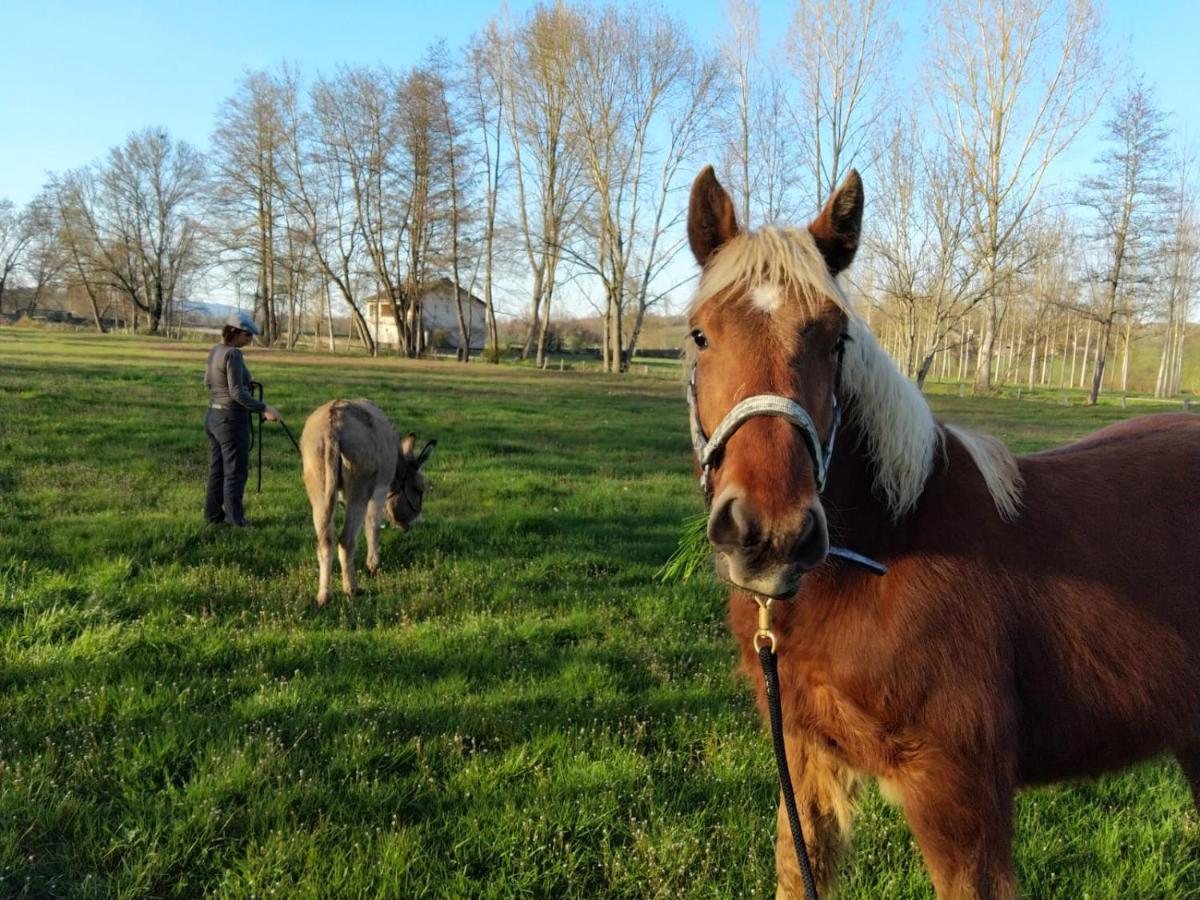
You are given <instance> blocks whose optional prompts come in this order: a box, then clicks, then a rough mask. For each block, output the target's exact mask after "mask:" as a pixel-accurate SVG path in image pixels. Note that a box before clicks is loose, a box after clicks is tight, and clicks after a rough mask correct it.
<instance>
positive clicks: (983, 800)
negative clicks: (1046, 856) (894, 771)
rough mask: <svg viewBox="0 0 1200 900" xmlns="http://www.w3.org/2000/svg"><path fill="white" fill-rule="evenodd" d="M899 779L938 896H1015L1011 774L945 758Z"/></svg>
mask: <svg viewBox="0 0 1200 900" xmlns="http://www.w3.org/2000/svg"><path fill="white" fill-rule="evenodd" d="M912 769H913V770H914V771H908V772H904V773H902V774H901V776H900V777H899V778H897V779H896V785H897V787H899V790H900V794H901V796H902V798H903V802H904V812H905V816H906V818H907V819H908V824H909V827H910V828H912V832H913V835H914V836H915V837H916V839H917V843H918V844H919V845H920V847H921V854H922V856H924V858H925V865H926V867H927V868H928V869H929V875H930V878H931V879H932V880H933V886H934V889H935V890H936V891H937V895H938V898H939V900H1013V898H1016V896H1017V878H1016V875H1015V874H1014V872H1013V865H1012V806H1013V800H1012V798H1013V788H1012V784H1011V782H1010V781H1009V779H1007V778H1004V777H998V776H996V775H995V774H994V773H987V772H985V771H981V770H979V769H975V770H969V769H967V768H966V767H960V765H956V764H955V763H953V762H951V761H948V760H943V761H941V762H939V763H937V764H934V765H928V764H926V765H921V764H920V763H917V764H914V765H913V766H912Z"/></svg>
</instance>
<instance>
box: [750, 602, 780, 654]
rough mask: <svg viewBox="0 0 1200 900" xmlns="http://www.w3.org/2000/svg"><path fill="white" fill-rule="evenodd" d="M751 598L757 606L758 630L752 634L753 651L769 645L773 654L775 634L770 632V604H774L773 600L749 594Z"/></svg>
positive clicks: (775, 642)
mask: <svg viewBox="0 0 1200 900" xmlns="http://www.w3.org/2000/svg"><path fill="white" fill-rule="evenodd" d="M751 597H752V598H753V599H754V602H755V603H757V604H758V630H757V631H756V632H754V649H755V650H761V649H762V648H763V647H766V646H767V645H768V643H769V645H770V647H771V652H772V653H774V652H775V647H776V644H777V641H776V640H775V632H774V631H772V630H771V604H772V603H774V602H775V598H774V597H763V596H761V595H759V594H751Z"/></svg>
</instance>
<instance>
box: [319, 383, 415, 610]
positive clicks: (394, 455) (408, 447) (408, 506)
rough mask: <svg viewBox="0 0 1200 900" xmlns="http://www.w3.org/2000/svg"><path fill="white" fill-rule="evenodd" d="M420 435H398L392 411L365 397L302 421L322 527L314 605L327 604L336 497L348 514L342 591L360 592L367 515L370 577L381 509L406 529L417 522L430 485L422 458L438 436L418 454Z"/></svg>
mask: <svg viewBox="0 0 1200 900" xmlns="http://www.w3.org/2000/svg"><path fill="white" fill-rule="evenodd" d="M416 440H417V436H416V435H415V434H413V433H412V432H409V433H408V434H407V435H405V436H404V438H403V439H401V438H400V436H399V435H398V434H397V433H396V429H395V428H393V427H392V423H391V422H389V421H388V419H387V416H385V415H384V414H383V412H382V411H381V410H380V409H379V408H378V407H377V406H375V405H374V404H373V403H371V402H370V401H368V400H330V401H329V402H328V403H326V404H324V405H323V406H320V407H318V408H317V409H316V410H314V411H313V413H312V415H310V416H309V417H308V421H306V422H305V423H304V432H303V433H302V434H301V435H300V458H301V462H302V464H303V470H304V487H305V490H306V491H307V492H308V500H309V503H310V504H312V515H313V527H314V528H315V529H316V531H317V564H318V566H319V567H320V581H319V585H318V588H317V606H324V605H325V604H326V603H328V602H329V577H330V568H331V557H332V555H333V514H334V507H335V506H336V501H337V499H338V498H339V497H340V498H341V499H342V500H343V501H344V502H345V504H346V516H345V521H344V522H343V523H342V533H341V534H340V535H339V536H338V561H339V563H340V564H341V568H342V589H343V590H344V591H345V593H346V595H347V596H349V597H352V596H354V595H355V594H356V593H358V584H357V582H356V580H355V577H354V552H355V550H356V548H357V547H358V535H359V532H360V531H361V529H362V527H363V523H364V521H365V523H366V526H367V571H368V572H369V573H370V574H372V575H375V574H377V573H378V572H379V568H380V566H379V528H380V525H381V516H380V514H381V512H386V514H387V517H388V519H389V520H391V522H392V524H394V525H396V526H397V527H398V528H400V529H401V530H402V531H407V530H408V529H409V528H412V527H414V526H415V525H417V523H418V522H420V520H421V507H422V505H423V502H424V498H425V492H426V490H427V489H428V487H429V484H428V482H427V481H426V478H425V472H424V468H425V463H426V462H428V461H429V457H430V456H431V455H432V454H433V451H434V448H435V447H437V441H430V442H429V443H427V444H426V445H425V447H424V448H423V449H422V450H421V452H420V454H418V455H415V456H414V455H413V448H414V447H415V446H416Z"/></svg>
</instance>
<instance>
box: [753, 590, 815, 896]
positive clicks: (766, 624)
mask: <svg viewBox="0 0 1200 900" xmlns="http://www.w3.org/2000/svg"><path fill="white" fill-rule="evenodd" d="M754 602H755V603H757V604H758V631H756V632H755V633H754V646H755V647H757V648H758V661H759V662H760V663H761V664H762V670H763V682H764V683H765V684H766V688H767V712H768V714H769V717H770V719H771V740H772V743H774V745H775V765H776V766H777V767H778V768H779V789H780V791H781V792H782V793H783V805H784V808H785V809H786V810H787V817H788V825H789V826H790V827H791V829H792V848H793V849H794V850H795V851H796V862H797V863H799V865H800V877H801V878H802V879H803V880H804V896H805V897H807V898H808V900H818V898H817V884H816V881H815V880H814V879H813V873H812V864H811V863H810V862H809V859H808V844H807V843H806V842H805V840H804V829H803V828H802V827H801V825H800V813H799V812H798V811H797V809H796V793H795V791H794V790H793V789H792V775H791V770H789V769H788V762H787V747H786V746H785V745H784V742H783V707H782V704H781V703H780V699H779V669H778V666H777V665H776V663H777V657H776V655H775V643H776V642H775V632H774V631H772V630H771V604H772V602H774V601H773V600H772V598H770V597H758V596H755V598H754Z"/></svg>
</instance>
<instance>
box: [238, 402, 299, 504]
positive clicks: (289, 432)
mask: <svg viewBox="0 0 1200 900" xmlns="http://www.w3.org/2000/svg"><path fill="white" fill-rule="evenodd" d="M250 393H251V394H253V395H254V397H255V399H256V400H258V402H259V403H262V402H263V386H262V383H261V382H258V381H252V382H250ZM279 424H280V425H282V426H283V430H284V431H285V432H287V436H288V440H289V441H291V442H292V446H293V447H295V448H296V452H297V453H299V454H300V456H301V457H303V456H304V454H303V453H301V452H300V445H299V444H297V443H296V439H295V438H294V437H293V436H292V429H290V428H288V427H287V422H285V421H283V417H282V416H280V418H279ZM262 428H263V414H262V413H259V414H258V440H257V444H258V487H257V488H256V489H255V493H258V494H261V493H262V450H263V444H262ZM250 438H251V440H253V439H254V431H253V429H251V431H250Z"/></svg>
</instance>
